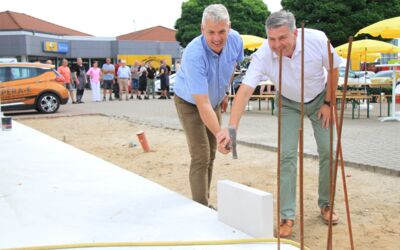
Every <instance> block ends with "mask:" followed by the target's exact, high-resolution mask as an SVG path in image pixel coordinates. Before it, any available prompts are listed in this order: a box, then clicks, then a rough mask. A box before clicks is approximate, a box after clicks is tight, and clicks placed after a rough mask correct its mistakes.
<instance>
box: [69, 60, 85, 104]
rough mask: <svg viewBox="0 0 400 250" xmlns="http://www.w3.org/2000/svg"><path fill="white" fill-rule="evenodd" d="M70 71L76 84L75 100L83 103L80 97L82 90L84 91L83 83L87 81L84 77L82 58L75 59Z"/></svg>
mask: <svg viewBox="0 0 400 250" xmlns="http://www.w3.org/2000/svg"><path fill="white" fill-rule="evenodd" d="M72 72H73V74H74V76H75V85H76V102H77V103H83V102H82V97H83V92H84V91H85V85H86V83H87V77H86V69H85V66H83V64H82V58H79V57H78V58H77V59H76V65H74V67H72Z"/></svg>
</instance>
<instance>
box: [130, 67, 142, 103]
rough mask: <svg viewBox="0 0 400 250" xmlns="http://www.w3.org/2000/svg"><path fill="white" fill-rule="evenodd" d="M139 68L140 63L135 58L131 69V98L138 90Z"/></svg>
mask: <svg viewBox="0 0 400 250" xmlns="http://www.w3.org/2000/svg"><path fill="white" fill-rule="evenodd" d="M139 69H140V65H139V62H138V61H137V60H135V62H134V64H133V66H132V69H131V74H132V82H131V99H133V94H135V95H136V96H138V90H139Z"/></svg>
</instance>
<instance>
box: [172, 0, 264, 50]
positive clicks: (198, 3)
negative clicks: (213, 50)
mask: <svg viewBox="0 0 400 250" xmlns="http://www.w3.org/2000/svg"><path fill="white" fill-rule="evenodd" d="M213 3H222V4H223V5H225V7H226V8H227V9H228V11H229V15H230V19H231V27H232V28H233V29H235V30H237V31H238V32H239V33H240V34H249V35H256V36H261V37H265V28H264V23H265V20H266V18H267V17H268V16H269V14H270V13H269V11H268V8H267V6H266V5H265V3H264V2H263V1H262V0H188V1H186V2H183V3H182V12H181V17H180V18H179V19H178V20H176V22H175V29H176V30H177V32H176V40H177V41H179V42H180V43H181V46H183V47H186V45H187V44H188V43H189V42H190V41H191V40H192V39H193V38H195V37H196V36H198V35H200V33H201V31H200V25H201V18H202V14H203V10H204V8H205V7H207V6H208V5H210V4H213Z"/></svg>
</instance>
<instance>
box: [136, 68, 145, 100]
mask: <svg viewBox="0 0 400 250" xmlns="http://www.w3.org/2000/svg"><path fill="white" fill-rule="evenodd" d="M146 88H147V69H146V65H145V63H144V61H142V63H141V65H140V68H139V92H138V96H137V99H139V100H142V94H143V95H144V99H148V98H146V97H147V94H146Z"/></svg>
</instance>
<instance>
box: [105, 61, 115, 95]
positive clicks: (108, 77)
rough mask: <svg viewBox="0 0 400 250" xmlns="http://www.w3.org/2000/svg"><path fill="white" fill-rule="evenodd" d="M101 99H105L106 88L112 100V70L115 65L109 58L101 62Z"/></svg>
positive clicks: (113, 70)
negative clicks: (103, 62)
mask: <svg viewBox="0 0 400 250" xmlns="http://www.w3.org/2000/svg"><path fill="white" fill-rule="evenodd" d="M102 71H103V101H106V95H107V90H108V94H109V100H110V101H112V100H113V99H112V96H111V95H112V89H113V84H114V72H115V67H114V65H113V64H112V63H111V59H110V58H107V59H106V63H105V64H103V67H102Z"/></svg>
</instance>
